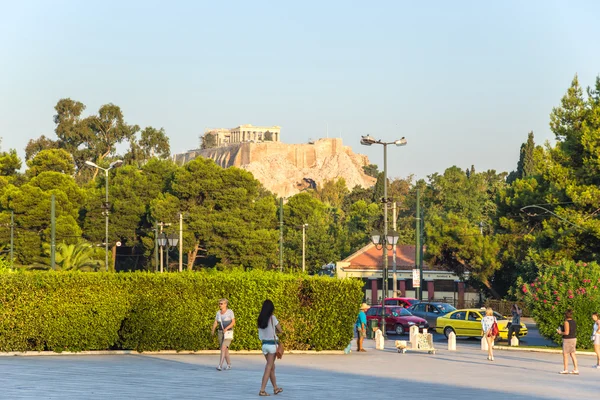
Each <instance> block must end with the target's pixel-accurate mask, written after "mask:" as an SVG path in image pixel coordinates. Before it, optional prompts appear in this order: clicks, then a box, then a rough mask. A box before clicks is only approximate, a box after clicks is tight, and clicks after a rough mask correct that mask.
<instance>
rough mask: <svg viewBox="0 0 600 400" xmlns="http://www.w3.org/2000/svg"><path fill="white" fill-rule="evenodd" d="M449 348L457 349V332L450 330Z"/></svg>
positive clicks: (451, 349)
mask: <svg viewBox="0 0 600 400" xmlns="http://www.w3.org/2000/svg"><path fill="white" fill-rule="evenodd" d="M448 350H450V351H456V333H454V332H450V334H449V335H448Z"/></svg>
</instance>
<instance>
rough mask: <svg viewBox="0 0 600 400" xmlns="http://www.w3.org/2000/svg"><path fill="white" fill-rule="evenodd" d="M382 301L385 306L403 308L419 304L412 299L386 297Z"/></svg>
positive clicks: (418, 301)
mask: <svg viewBox="0 0 600 400" xmlns="http://www.w3.org/2000/svg"><path fill="white" fill-rule="evenodd" d="M383 301H384V303H385V305H386V306H403V307H407V308H408V307H410V306H412V305H414V304H417V303H420V302H421V301H420V300H417V299H414V298H412V297H386V298H385V299H384V300H383Z"/></svg>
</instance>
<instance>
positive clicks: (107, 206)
mask: <svg viewBox="0 0 600 400" xmlns="http://www.w3.org/2000/svg"><path fill="white" fill-rule="evenodd" d="M85 164H86V165H88V166H90V167H93V168H96V169H101V170H102V171H104V176H105V179H104V182H105V194H106V196H105V199H104V204H103V205H102V208H103V209H104V217H105V218H104V222H105V233H104V251H105V254H104V265H105V268H106V271H107V272H108V210H109V209H110V204H109V203H108V171H110V170H111V169H113V168H117V167H120V166H121V165H123V160H116V161H113V162H111V163H110V165H109V166H108V168H102V167H101V166H99V165H97V164H95V163H93V162H91V161H86V162H85Z"/></svg>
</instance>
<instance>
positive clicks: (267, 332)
mask: <svg viewBox="0 0 600 400" xmlns="http://www.w3.org/2000/svg"><path fill="white" fill-rule="evenodd" d="M274 311H275V306H274V305H273V302H272V301H271V300H265V301H264V302H263V305H262V309H261V310H260V314H259V315H258V338H259V339H260V341H261V343H262V352H263V355H264V356H265V360H267V365H265V372H264V374H263V377H262V383H261V386H260V392H258V395H259V396H270V395H269V393H267V392H266V391H265V389H266V388H267V383H269V379H271V385H273V394H279V393H281V392H283V388H280V387H278V386H277V378H276V377H275V355H276V353H277V344H278V343H279V339H278V338H277V334H278V333H281V331H282V330H281V326H280V325H279V321H278V320H277V317H276V316H275V315H273V312H274Z"/></svg>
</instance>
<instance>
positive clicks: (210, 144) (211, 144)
mask: <svg viewBox="0 0 600 400" xmlns="http://www.w3.org/2000/svg"><path fill="white" fill-rule="evenodd" d="M215 147H217V136H216V135H213V134H209V133H206V134H204V135H203V136H202V137H201V145H200V148H201V149H212V148H215Z"/></svg>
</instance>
